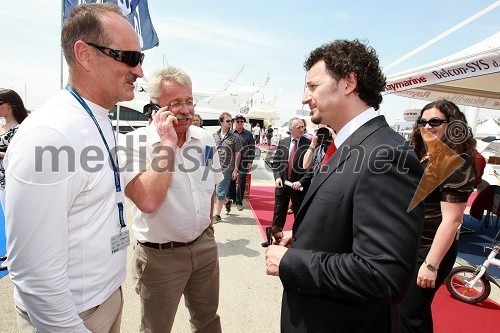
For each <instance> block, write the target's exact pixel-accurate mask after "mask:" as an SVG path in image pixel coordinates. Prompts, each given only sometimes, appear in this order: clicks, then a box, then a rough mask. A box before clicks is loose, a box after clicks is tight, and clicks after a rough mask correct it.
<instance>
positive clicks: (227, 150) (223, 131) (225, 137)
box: [213, 112, 243, 223]
mask: <svg viewBox="0 0 500 333" xmlns="http://www.w3.org/2000/svg"><path fill="white" fill-rule="evenodd" d="M219 124H220V129H219V130H218V131H217V132H215V133H214V134H213V135H214V139H215V143H216V145H217V151H218V153H219V156H220V164H221V167H222V174H223V175H224V180H223V181H222V182H220V183H219V184H217V187H216V189H215V193H216V196H217V202H216V205H215V214H214V217H213V223H219V222H220V221H221V220H222V218H221V216H220V214H221V211H222V206H224V205H228V206H229V209H228V208H227V206H226V210H227V212H228V213H229V212H231V206H230V205H231V201H230V199H228V198H227V195H228V192H229V184H230V182H231V179H236V177H238V166H239V165H240V161H241V149H242V148H243V145H242V143H241V140H240V138H239V137H238V136H237V135H236V134H234V132H233V131H232V130H231V128H232V127H233V119H232V116H231V114H230V113H228V112H223V113H222V114H221V115H220V116H219Z"/></svg>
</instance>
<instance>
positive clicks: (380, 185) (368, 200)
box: [265, 40, 424, 333]
mask: <svg viewBox="0 0 500 333" xmlns="http://www.w3.org/2000/svg"><path fill="white" fill-rule="evenodd" d="M304 67H305V69H306V71H307V78H306V87H305V89H304V94H303V96H302V103H303V104H308V105H309V108H310V110H311V113H312V116H311V121H312V122H313V123H315V124H325V125H329V126H330V127H331V128H332V129H333V130H334V131H335V132H336V133H337V136H336V137H335V141H334V144H331V145H330V147H329V149H328V151H327V152H326V156H325V158H324V159H323V166H322V168H321V170H320V172H319V173H318V174H317V175H316V176H315V177H314V179H313V181H312V183H311V186H310V187H309V189H308V191H307V193H306V196H305V198H304V200H303V202H302V206H301V208H300V210H299V211H298V212H297V213H296V218H295V221H294V224H293V234H288V233H287V234H286V235H285V236H284V237H283V238H282V239H281V240H280V238H278V239H277V240H276V241H275V244H277V245H271V246H270V247H268V248H267V250H266V255H265V257H266V267H267V268H266V272H267V274H270V275H274V276H279V278H280V280H281V283H282V284H283V289H284V290H283V300H282V307H281V331H282V332H287V333H294V332H304V333H305V332H350V333H357V332H359V333H361V332H377V333H380V332H395V331H397V329H398V327H399V318H398V315H397V314H398V309H397V303H398V302H399V301H400V300H401V298H402V297H403V295H404V294H405V292H406V290H407V288H408V285H409V283H410V280H411V275H412V272H413V270H414V267H415V263H416V261H417V252H418V244H419V241H420V240H419V236H420V234H421V232H422V224H423V212H424V207H423V204H422V203H419V204H418V205H416V207H415V208H413V209H412V210H408V208H409V206H410V203H411V201H412V198H413V195H414V194H415V191H416V189H417V186H418V184H419V181H420V178H421V176H422V174H423V168H422V166H421V165H420V163H419V161H418V158H417V156H416V154H415V153H414V152H413V151H412V150H411V149H410V148H409V147H408V145H405V139H404V138H403V137H402V136H401V135H399V134H398V133H396V132H395V131H394V130H392V129H391V128H390V127H389V125H388V124H387V122H386V121H385V119H384V116H377V112H376V110H378V109H379V106H380V103H381V102H382V94H381V93H382V92H383V91H384V89H385V85H386V80H385V77H384V75H383V73H382V70H381V68H380V66H379V60H378V58H377V55H376V52H375V50H373V48H371V47H368V46H367V45H365V44H364V43H362V42H360V41H358V40H353V41H349V40H335V41H334V42H331V43H328V44H324V45H322V46H320V47H318V48H317V49H315V50H313V51H312V52H311V54H310V55H309V57H308V58H307V59H306V61H305V65H304ZM337 147H338V150H337V151H336V152H335V149H336V148H337ZM403 170H404V171H403ZM278 244H279V245H278ZM290 246H291V247H290Z"/></svg>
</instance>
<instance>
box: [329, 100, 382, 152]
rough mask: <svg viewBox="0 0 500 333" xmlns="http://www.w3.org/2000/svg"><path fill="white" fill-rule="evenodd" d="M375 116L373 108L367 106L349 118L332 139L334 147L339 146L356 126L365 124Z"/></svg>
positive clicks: (354, 130) (375, 112) (355, 129)
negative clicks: (364, 109)
mask: <svg viewBox="0 0 500 333" xmlns="http://www.w3.org/2000/svg"><path fill="white" fill-rule="evenodd" d="M376 116H377V111H375V109H374V108H369V109H367V110H366V111H364V112H361V113H360V114H359V115H357V116H356V117H354V118H353V119H351V121H349V122H348V123H347V124H345V126H344V127H342V128H341V129H340V131H339V132H338V133H337V136H336V137H335V139H334V140H333V142H334V143H335V147H337V148H338V147H340V146H341V145H342V144H343V143H344V141H345V140H346V139H347V138H348V137H350V136H351V134H352V133H354V132H356V131H357V130H358V128H360V127H361V126H363V125H364V124H366V123H367V122H368V121H370V120H372V119H373V118H375V117H376Z"/></svg>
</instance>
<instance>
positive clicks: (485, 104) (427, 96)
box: [394, 88, 500, 110]
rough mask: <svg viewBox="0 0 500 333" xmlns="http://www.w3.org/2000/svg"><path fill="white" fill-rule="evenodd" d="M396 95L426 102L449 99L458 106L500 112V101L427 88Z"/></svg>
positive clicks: (405, 91) (399, 92) (396, 93)
mask: <svg viewBox="0 0 500 333" xmlns="http://www.w3.org/2000/svg"><path fill="white" fill-rule="evenodd" d="M394 95H398V96H403V97H408V98H415V99H422V100H426V101H437V100H438V99H447V100H449V101H452V102H453V103H455V104H458V105H467V106H475V107H478V108H485V109H495V110H500V99H498V98H487V97H477V96H472V95H465V94H454V93H447V92H439V91H431V90H427V89H425V88H419V89H409V90H404V91H398V92H395V93H394Z"/></svg>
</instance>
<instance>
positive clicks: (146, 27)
mask: <svg viewBox="0 0 500 333" xmlns="http://www.w3.org/2000/svg"><path fill="white" fill-rule="evenodd" d="M104 2H112V3H115V4H117V5H118V7H120V9H121V10H122V13H123V16H125V18H126V19H127V20H128V21H129V22H130V24H131V25H132V27H134V30H135V31H136V32H137V35H138V36H139V40H140V43H141V48H142V50H149V49H151V48H153V47H155V46H158V44H159V43H160V42H159V40H158V35H157V34H156V31H155V28H154V27H153V23H152V22H151V16H149V7H148V1H147V0H105V1H104Z"/></svg>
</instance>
